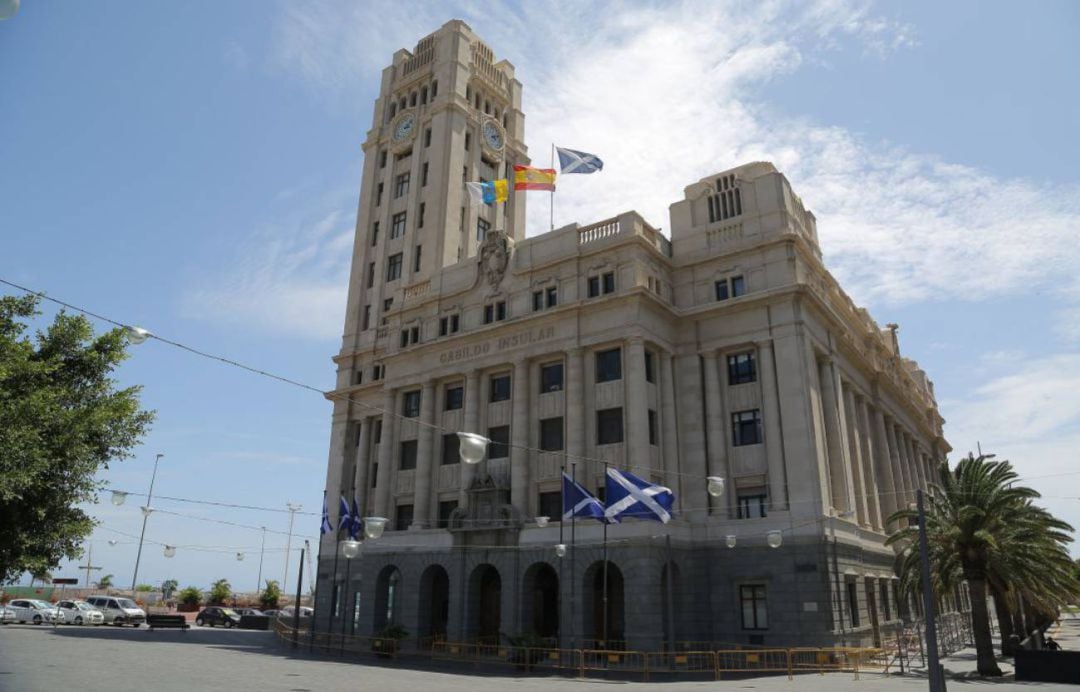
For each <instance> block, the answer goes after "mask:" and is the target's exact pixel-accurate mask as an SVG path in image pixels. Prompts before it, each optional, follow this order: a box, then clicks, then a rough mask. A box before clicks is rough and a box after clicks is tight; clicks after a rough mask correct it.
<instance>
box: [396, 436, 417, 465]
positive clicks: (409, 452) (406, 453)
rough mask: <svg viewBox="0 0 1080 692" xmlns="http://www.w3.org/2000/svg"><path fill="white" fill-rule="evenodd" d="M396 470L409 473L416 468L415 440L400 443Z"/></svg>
mask: <svg viewBox="0 0 1080 692" xmlns="http://www.w3.org/2000/svg"><path fill="white" fill-rule="evenodd" d="M398 468H399V469H400V470H402V471H411V470H413V469H415V468H416V440H405V441H404V442H402V443H401V457H400V458H399V459H398Z"/></svg>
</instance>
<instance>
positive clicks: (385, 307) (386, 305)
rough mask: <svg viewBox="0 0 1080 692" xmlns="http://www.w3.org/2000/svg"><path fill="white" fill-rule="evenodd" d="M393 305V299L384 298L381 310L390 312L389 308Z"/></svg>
mask: <svg viewBox="0 0 1080 692" xmlns="http://www.w3.org/2000/svg"><path fill="white" fill-rule="evenodd" d="M393 305H394V299H393V298H387V299H386V300H384V301H383V302H382V311H383V312H390V308H391V307H393Z"/></svg>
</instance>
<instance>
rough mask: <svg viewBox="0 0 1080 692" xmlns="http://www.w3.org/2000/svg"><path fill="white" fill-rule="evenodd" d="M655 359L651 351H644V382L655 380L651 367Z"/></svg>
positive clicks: (654, 371) (653, 370)
mask: <svg viewBox="0 0 1080 692" xmlns="http://www.w3.org/2000/svg"><path fill="white" fill-rule="evenodd" d="M655 359H656V358H655V356H654V355H653V352H652V351H646V352H645V381H646V382H653V383H655V382H656V370H655V369H654V368H653V362H654V361H655Z"/></svg>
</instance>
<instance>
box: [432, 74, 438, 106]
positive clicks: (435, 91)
mask: <svg viewBox="0 0 1080 692" xmlns="http://www.w3.org/2000/svg"><path fill="white" fill-rule="evenodd" d="M438 95H439V80H437V79H436V80H435V81H434V82H432V83H431V100H432V101H434V100H435V97H436V96H438Z"/></svg>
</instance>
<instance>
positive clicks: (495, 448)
mask: <svg viewBox="0 0 1080 692" xmlns="http://www.w3.org/2000/svg"><path fill="white" fill-rule="evenodd" d="M487 436H488V439H489V440H491V444H489V445H488V459H505V458H506V457H508V456H510V447H509V446H508V445H509V444H510V426H509V425H497V426H495V427H494V428H488V434H487Z"/></svg>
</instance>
